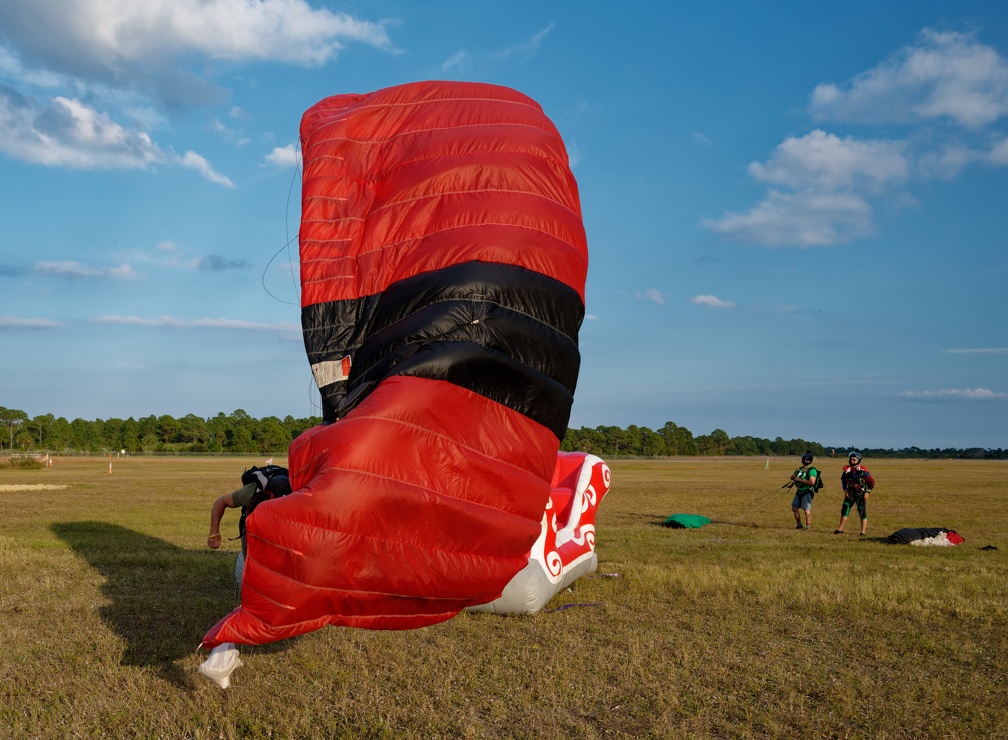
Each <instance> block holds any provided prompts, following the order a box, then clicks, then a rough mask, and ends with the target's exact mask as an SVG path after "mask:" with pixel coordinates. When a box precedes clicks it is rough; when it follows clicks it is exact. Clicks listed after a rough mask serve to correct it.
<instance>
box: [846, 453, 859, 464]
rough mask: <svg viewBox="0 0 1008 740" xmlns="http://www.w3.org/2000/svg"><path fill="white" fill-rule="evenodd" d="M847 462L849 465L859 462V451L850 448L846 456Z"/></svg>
mask: <svg viewBox="0 0 1008 740" xmlns="http://www.w3.org/2000/svg"><path fill="white" fill-rule="evenodd" d="M847 462H849V463H850V464H851V465H858V464H860V462H861V453H860V452H858V451H857V450H851V451H850V454H849V455H848V456H847Z"/></svg>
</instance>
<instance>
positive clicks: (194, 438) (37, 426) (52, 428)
mask: <svg viewBox="0 0 1008 740" xmlns="http://www.w3.org/2000/svg"><path fill="white" fill-rule="evenodd" d="M321 423H322V419H321V417H315V416H313V417H308V418H303V419H295V418H294V417H293V416H289V415H288V416H286V417H284V418H283V419H280V418H277V417H276V416H266V417H263V418H262V419H256V418H254V417H252V416H249V414H248V413H246V412H245V411H244V410H242V409H236V410H235V411H233V412H231V413H230V414H228V415H225V414H224V413H223V412H221V413H219V414H217V415H216V416H212V417H209V418H206V419H204V418H201V417H199V416H196V415H195V414H188V415H186V416H183V417H182V418H181V419H176V418H175V417H173V416H167V415H166V416H153V415H152V416H145V417H142V418H140V419H134V418H133V417H132V416H131V417H130V418H128V419H105V420H103V419H95V420H94V421H86V420H84V419H74V420H73V421H67V420H66V419H65V418H63V417H62V416H60V417H57V416H54V415H53V414H42V415H40V416H36V417H34V418H28V415H27V414H26V413H24V412H23V411H19V410H17V409H7V408H4V407H2V406H0V425H2V426H0V449H9V450H11V451H12V452H29V451H46V452H57V453H58V452H98V453H105V452H121V451H122V450H125V451H126V452H127V453H133V454H135V453H140V452H161V453H200V452H204V453H221V454H223V453H234V454H238V453H259V452H262V453H277V452H286V450H287V446H288V445H290V443H291V441H292V440H293V439H294V438H295V437H297V436H298V435H299V434H301V432H303V431H305V430H306V429H309V428H311V427H313V426H316V425H317V424H321Z"/></svg>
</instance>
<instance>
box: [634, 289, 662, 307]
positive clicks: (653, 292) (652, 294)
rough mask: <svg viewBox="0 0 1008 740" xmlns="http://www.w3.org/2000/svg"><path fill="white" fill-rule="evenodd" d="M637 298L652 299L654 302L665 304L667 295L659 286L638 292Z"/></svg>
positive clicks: (660, 304)
mask: <svg viewBox="0 0 1008 740" xmlns="http://www.w3.org/2000/svg"><path fill="white" fill-rule="evenodd" d="M637 298H638V299H640V300H642V301H651V302H652V303H657V304H658V305H659V306H664V305H665V296H663V295H662V292H661V291H660V290H658V288H648V289H647V290H645V291H644V292H643V293H638V294H637Z"/></svg>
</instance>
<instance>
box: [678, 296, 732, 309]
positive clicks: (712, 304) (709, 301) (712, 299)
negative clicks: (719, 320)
mask: <svg viewBox="0 0 1008 740" xmlns="http://www.w3.org/2000/svg"><path fill="white" fill-rule="evenodd" d="M689 302H690V303H692V304H693V305H694V306H707V307H708V308H735V304H734V303H732V302H731V301H724V300H721V299H720V298H718V297H717V296H716V295H695V296H693V297H692V298H690V299H689Z"/></svg>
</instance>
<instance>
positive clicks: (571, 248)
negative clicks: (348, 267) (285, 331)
mask: <svg viewBox="0 0 1008 740" xmlns="http://www.w3.org/2000/svg"><path fill="white" fill-rule="evenodd" d="M319 223H326V222H322V221H320V222H319ZM330 223H331V222H330ZM484 226H506V227H507V228H509V229H524V230H525V231H532V232H535V233H537V234H542V235H543V236H547V237H549V238H551V239H556V240H557V241H558V242H559V243H560V246H561V247H563V248H566V249H567V250H568V251H570V252H574V253H575V254H576V255H578V256H580V251H579V250H578V248H577V247H575V246H573V245H572V244H571V243H570V242H567V241H564V240H563V239H561V238H560V237H559V236H557V235H556V234H551V233H550V232H548V231H544V230H543V229H537V228H534V227H532V226H528V225H526V224H515V223H505V222H497V221H484V222H482V223H472V224H458V225H455V226H449V227H448V228H446V229H438V230H437V231H428V232H425V233H423V234H419V235H417V236H411V237H409V238H407V239H400V240H399V241H397V242H390V243H388V244H384V245H382V246H381V247H379V248H378V249H371V250H368V251H367V252H360V253H359V254H356V255H350V256H347V257H335V258H327V259H325V260H322V259H310V260H305V261H304V262H303V263H302V264H303V265H311V264H317V263H320V262H323V261H325V262H341V261H350V262H357V261H358V260H359V259H360V258H362V257H366V256H368V255H371V254H376V253H379V252H385V251H387V250H390V249H400V248H402V247H403V246H404V245H408V244H411V243H413V242H417V241H422V240H423V239H426V238H427V237H429V236H434V235H436V234H447V233H448V232H449V231H455V230H456V229H472V228H482V227H484ZM338 241H352V239H331V240H329V239H327V240H326V243H332V242H338ZM302 269H303V268H302ZM338 279H343V280H346V279H349V278H348V276H345V275H326V276H324V277H319V278H314V279H307V280H302V284H303V285H314V284H316V283H325V282H331V281H332V280H338Z"/></svg>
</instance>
